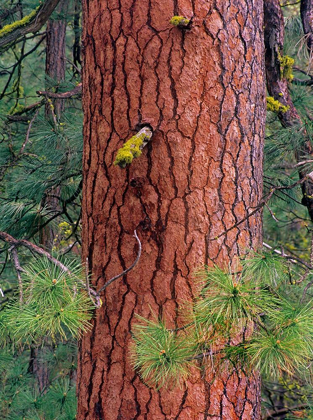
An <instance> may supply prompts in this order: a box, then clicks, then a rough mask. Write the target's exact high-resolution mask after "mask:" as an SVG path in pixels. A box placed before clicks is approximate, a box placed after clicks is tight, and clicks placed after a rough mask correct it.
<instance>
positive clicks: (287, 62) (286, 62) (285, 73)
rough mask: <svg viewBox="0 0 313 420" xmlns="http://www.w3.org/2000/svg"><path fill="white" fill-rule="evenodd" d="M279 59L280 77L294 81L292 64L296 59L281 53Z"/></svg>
mask: <svg viewBox="0 0 313 420" xmlns="http://www.w3.org/2000/svg"><path fill="white" fill-rule="evenodd" d="M278 59H279V62H280V78H281V79H286V80H287V81H288V82H292V80H293V74H292V66H293V65H294V62H295V60H294V59H293V58H291V57H289V55H279V56H278Z"/></svg>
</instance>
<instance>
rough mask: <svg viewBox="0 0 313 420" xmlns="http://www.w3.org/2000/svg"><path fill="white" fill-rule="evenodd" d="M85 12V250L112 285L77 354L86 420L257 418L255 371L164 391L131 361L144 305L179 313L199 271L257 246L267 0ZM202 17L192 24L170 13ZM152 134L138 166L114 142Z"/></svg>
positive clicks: (94, 5)
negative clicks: (174, 20) (145, 131)
mask: <svg viewBox="0 0 313 420" xmlns="http://www.w3.org/2000/svg"><path fill="white" fill-rule="evenodd" d="M83 11H84V36H83V38H84V49H85V53H84V59H85V62H84V71H83V81H84V88H83V93H84V99H83V102H84V111H85V122H84V135H85V145H84V162H83V165H84V198H83V261H85V260H86V258H87V257H88V261H89V269H90V270H91V272H92V282H93V285H94V286H95V287H96V288H100V287H101V286H102V285H103V284H104V282H105V281H106V280H108V279H109V278H110V277H112V276H114V275H115V274H117V273H118V272H121V271H123V270H124V269H125V268H126V267H127V266H129V265H130V264H131V262H132V261H133V260H134V258H135V256H136V252H137V248H136V242H135V239H134V238H132V234H133V231H134V229H137V232H138V234H139V236H140V238H141V241H142V247H143V253H142V257H141V259H140V262H139V264H138V265H137V267H136V268H135V269H134V270H133V271H132V272H131V273H130V274H128V275H127V276H124V278H123V279H121V280H118V281H116V282H115V283H113V284H112V285H111V286H110V287H109V288H108V289H107V290H106V291H105V293H104V294H103V296H102V300H103V306H102V307H101V308H100V309H98V310H97V311H96V313H95V318H94V320H93V328H92V330H91V331H90V333H88V334H86V335H84V337H83V340H82V342H81V346H80V354H79V366H78V416H77V418H78V419H79V420H82V419H85V420H95V419H105V420H113V419H123V420H127V419H128V420H130V419H151V420H152V419H153V420H156V419H188V420H190V419H195V420H199V419H227V420H232V419H244V420H248V419H249V420H252V419H260V384H259V378H258V377H257V375H256V376H251V377H250V378H248V377H246V376H245V375H244V374H243V373H242V372H237V371H235V370H228V371H227V372H221V373H220V375H219V376H218V377H216V378H214V375H217V374H216V372H215V373H212V371H211V367H210V366H208V369H206V371H204V369H203V370H202V371H195V372H194V373H193V375H192V377H191V379H190V381H189V383H188V386H187V387H186V388H184V389H175V390H172V391H166V390H161V391H159V392H157V391H156V390H154V389H150V388H148V387H147V386H146V385H145V384H144V383H143V382H142V381H141V380H140V378H139V377H138V375H136V373H135V372H134V371H133V369H132V367H131V364H130V360H129V343H130V338H131V336H130V330H131V325H132V322H133V321H134V319H135V314H140V315H143V316H145V317H149V316H150V315H151V313H152V312H154V313H156V314H158V315H160V316H164V317H165V319H166V320H167V323H168V326H169V327H174V326H179V325H181V322H182V320H181V317H180V315H179V312H178V308H179V306H180V304H181V303H182V302H183V301H185V300H186V299H187V300H190V299H191V298H192V297H193V296H194V294H195V284H194V277H193V275H194V272H195V270H196V269H198V268H201V267H203V266H204V264H212V263H216V264H218V265H221V266H225V265H227V264H228V263H229V261H231V260H232V259H233V257H234V256H236V255H238V254H239V253H241V252H243V251H245V250H246V249H247V248H257V247H259V246H260V244H261V214H260V213H256V214H255V215H254V216H253V217H251V218H249V219H246V220H244V221H243V222H242V223H240V224H239V225H238V226H237V227H236V228H234V229H231V230H230V231H228V232H227V233H226V234H225V235H222V236H220V237H218V239H215V238H216V237H217V236H219V235H221V234H222V233H223V232H225V230H227V229H229V228H230V227H232V226H233V225H234V224H236V223H238V222H240V221H241V220H242V219H244V218H245V217H246V216H247V215H248V214H249V212H250V211H251V209H252V208H253V207H255V206H256V205H257V204H258V202H259V201H260V199H261V195H262V144H263V132H264V120H265V118H264V117H265V105H264V97H265V92H264V77H263V70H264V69H263V59H262V57H263V39H262V38H263V33H262V26H263V4H262V1H260V0H251V1H249V2H247V1H245V0H233V1H230V0H225V1H222V2H219V1H215V0H214V1H210V2H203V1H200V0H194V1H193V2H190V1H187V0H186V1H179V2H176V1H171V0H166V1H165V0H162V1H160V0H149V1H148V0H141V1H140V2H139V1H137V2H134V1H130V0H129V1H128V0H121V1H120V2H115V1H114V0H104V1H102V2H88V1H84V3H83ZM173 15H184V16H186V17H187V18H191V17H193V22H192V28H191V30H190V31H187V30H186V31H183V30H181V29H179V28H176V27H173V26H172V25H171V24H169V20H170V19H171V17H172V16H173ZM140 124H150V125H151V126H152V128H153V130H154V135H153V139H152V141H151V142H150V143H149V145H148V146H147V147H146V148H145V150H144V151H143V154H142V156H141V157H140V158H138V159H135V161H134V162H133V163H132V164H131V166H130V168H128V169H126V170H121V169H120V168H119V167H116V166H113V161H114V158H115V155H116V152H117V150H118V148H119V147H121V146H122V144H123V142H124V141H125V140H126V139H128V138H129V137H130V136H131V135H132V134H133V133H134V132H135V130H136V128H138V127H139V126H140Z"/></svg>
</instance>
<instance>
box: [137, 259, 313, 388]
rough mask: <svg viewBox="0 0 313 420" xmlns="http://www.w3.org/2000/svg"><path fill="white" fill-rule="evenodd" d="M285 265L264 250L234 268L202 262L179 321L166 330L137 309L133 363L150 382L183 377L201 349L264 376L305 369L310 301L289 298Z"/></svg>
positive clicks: (312, 346) (312, 317)
mask: <svg viewBox="0 0 313 420" xmlns="http://www.w3.org/2000/svg"><path fill="white" fill-rule="evenodd" d="M288 273H289V268H288V264H287V263H286V261H285V260H284V259H283V258H280V257H278V256H276V255H272V254H263V253H251V254H250V255H249V256H247V257H246V258H244V259H242V261H241V266H240V271H237V272H236V273H233V272H232V271H231V270H229V271H228V272H227V271H224V270H222V269H221V268H219V267H216V266H215V267H213V268H207V269H206V270H205V271H203V272H202V273H201V275H200V277H201V280H200V285H201V288H200V293H199V296H198V298H197V299H195V301H194V302H193V305H189V306H188V305H186V307H189V313H187V314H185V317H186V319H188V321H189V322H188V323H187V324H186V325H185V326H182V327H181V328H179V329H178V330H169V329H167V328H166V327H165V321H163V320H154V321H148V320H144V319H143V318H141V317H140V323H138V324H136V325H135V326H134V328H133V337H134V340H133V342H134V345H133V348H132V360H133V365H134V367H135V368H136V369H137V370H138V371H139V373H140V375H141V377H142V378H143V380H144V381H147V382H148V383H149V384H151V383H152V384H154V386H157V387H161V386H165V387H167V386H172V385H173V384H175V383H176V384H179V383H180V384H181V383H183V382H184V381H185V380H186V379H187V377H188V373H190V364H195V363H196V361H197V360H199V359H200V360H202V359H204V358H205V356H210V358H211V359H213V361H214V363H215V364H216V366H217V365H221V364H224V367H226V365H229V362H231V365H232V366H233V365H235V366H236V368H237V369H243V370H245V371H247V370H248V371H252V370H254V369H256V370H258V371H260V372H261V373H262V374H263V375H264V376H265V377H268V378H276V379H277V378H279V377H281V376H282V375H294V374H295V373H296V372H298V371H300V370H301V369H304V368H305V367H306V366H307V365H308V364H309V363H310V359H311V355H312V350H313V327H312V325H313V311H312V306H313V303H312V301H308V302H306V304H303V305H302V304H300V303H299V302H296V301H295V299H294V296H293V295H292V294H291V293H290V287H292V286H289V285H288V283H287V278H288ZM208 368H209V367H208ZM178 375H179V376H180V377H179V378H178Z"/></svg>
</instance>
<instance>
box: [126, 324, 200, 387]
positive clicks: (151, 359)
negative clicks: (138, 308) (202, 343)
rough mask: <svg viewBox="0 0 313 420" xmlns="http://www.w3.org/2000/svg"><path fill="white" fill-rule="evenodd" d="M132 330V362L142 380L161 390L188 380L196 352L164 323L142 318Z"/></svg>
mask: <svg viewBox="0 0 313 420" xmlns="http://www.w3.org/2000/svg"><path fill="white" fill-rule="evenodd" d="M138 318H139V319H140V320H141V323H140V324H136V325H135V327H134V329H133V339H134V345H133V348H132V362H133V365H134V367H135V369H138V371H139V373H140V375H141V377H142V379H143V380H144V381H145V382H146V383H148V384H152V385H154V386H157V387H158V388H161V387H162V386H167V387H172V386H177V385H178V386H179V385H181V384H182V383H183V381H184V380H185V379H186V378H187V376H188V374H189V372H190V367H191V364H192V363H193V361H192V357H193V353H192V351H191V350H190V348H189V347H188V346H187V347H186V345H184V340H182V339H180V338H179V337H178V336H177V334H176V333H175V332H173V331H171V330H168V329H167V328H166V327H165V325H164V324H163V322H161V321H155V322H153V321H147V320H144V319H143V318H141V317H138Z"/></svg>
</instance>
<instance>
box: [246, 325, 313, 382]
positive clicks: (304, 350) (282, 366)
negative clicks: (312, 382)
mask: <svg viewBox="0 0 313 420" xmlns="http://www.w3.org/2000/svg"><path fill="white" fill-rule="evenodd" d="M247 352H248V354H249V356H250V357H251V364H252V365H253V366H254V368H255V369H257V370H259V371H260V372H261V374H264V375H266V376H268V377H274V378H277V377H279V376H281V375H282V373H283V372H285V373H287V374H289V375H293V374H294V373H295V371H296V370H298V369H300V368H301V367H304V366H305V365H306V364H309V361H310V358H311V355H312V353H311V347H310V345H308V343H306V342H305V341H303V340H301V338H299V337H298V338H297V337H292V336H290V335H288V334H283V332H281V331H280V332H276V333H272V334H268V333H266V332H264V331H260V332H258V334H257V335H256V337H255V338H254V339H253V340H252V341H251V342H250V344H249V345H248V346H247Z"/></svg>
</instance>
